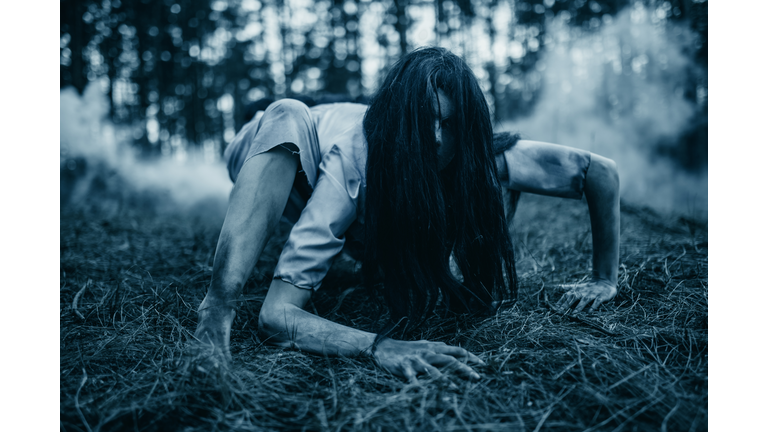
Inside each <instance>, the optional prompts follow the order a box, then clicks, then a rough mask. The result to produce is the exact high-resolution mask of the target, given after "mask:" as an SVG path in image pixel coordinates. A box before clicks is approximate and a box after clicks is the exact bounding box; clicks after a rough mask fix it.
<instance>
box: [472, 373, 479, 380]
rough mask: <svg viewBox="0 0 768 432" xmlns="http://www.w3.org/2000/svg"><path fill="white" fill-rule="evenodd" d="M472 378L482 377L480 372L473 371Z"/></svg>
mask: <svg viewBox="0 0 768 432" xmlns="http://www.w3.org/2000/svg"><path fill="white" fill-rule="evenodd" d="M472 378H474V379H480V374H478V373H477V372H473V373H472Z"/></svg>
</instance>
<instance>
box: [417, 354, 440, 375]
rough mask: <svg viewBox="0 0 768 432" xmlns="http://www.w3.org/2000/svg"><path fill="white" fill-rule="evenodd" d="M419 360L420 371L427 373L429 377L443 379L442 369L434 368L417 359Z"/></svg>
mask: <svg viewBox="0 0 768 432" xmlns="http://www.w3.org/2000/svg"><path fill="white" fill-rule="evenodd" d="M417 360H418V366H419V368H420V371H422V372H424V373H426V374H427V375H429V376H431V377H433V378H442V377H443V373H442V372H440V369H438V368H436V367H434V366H432V365H431V364H429V363H427V362H425V361H424V359H421V358H419V359H417Z"/></svg>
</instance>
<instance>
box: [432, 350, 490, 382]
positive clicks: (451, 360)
mask: <svg viewBox="0 0 768 432" xmlns="http://www.w3.org/2000/svg"><path fill="white" fill-rule="evenodd" d="M425 360H426V361H427V362H429V363H430V364H432V365H434V366H437V367H440V368H445V369H449V370H456V371H459V372H460V373H461V374H463V375H466V376H467V377H469V378H472V379H480V374H478V373H477V372H475V371H474V370H473V369H472V368H471V367H469V366H467V365H465V364H464V363H462V362H460V361H458V360H456V358H455V357H451V356H449V355H445V354H432V355H430V356H427V357H426V358H425ZM478 360H479V359H478Z"/></svg>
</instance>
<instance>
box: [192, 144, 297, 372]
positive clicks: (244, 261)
mask: <svg viewBox="0 0 768 432" xmlns="http://www.w3.org/2000/svg"><path fill="white" fill-rule="evenodd" d="M298 163H299V157H298V155H297V154H295V153H293V152H291V151H289V150H287V149H286V148H285V147H282V146H277V147H275V148H273V149H272V150H270V151H268V152H266V153H262V154H259V155H256V156H254V157H252V158H251V159H249V160H248V161H247V162H246V163H245V164H244V165H243V167H242V169H241V170H240V173H239V174H238V176H237V181H236V182H235V186H234V188H233V190H232V194H231V196H230V201H229V207H228V208H227V215H226V217H225V219H224V224H223V226H222V228H221V234H220V235H219V241H218V244H217V245H216V255H215V257H214V261H213V279H212V280H211V285H210V287H209V288H208V293H207V295H206V296H205V299H204V300H203V302H202V303H201V304H200V308H199V309H198V324H197V330H196V331H195V338H196V339H197V340H199V341H200V342H201V343H202V344H203V345H204V346H206V347H210V348H211V349H212V354H221V355H223V356H224V357H225V358H227V359H228V358H229V333H230V330H231V327H232V321H233V320H234V318H235V307H236V301H237V299H238V298H239V297H240V294H241V293H242V289H243V285H244V284H245V282H246V280H247V279H248V276H249V275H250V274H251V271H252V270H253V267H254V265H256V262H257V261H258V260H259V256H260V255H261V253H262V251H263V250H264V246H265V245H266V244H267V241H268V240H269V237H270V236H271V234H272V231H273V230H274V228H275V226H277V223H278V221H279V220H280V216H281V214H282V213H283V209H284V208H285V205H286V202H287V201H288V195H289V194H290V191H291V186H292V185H293V181H294V178H295V176H296V171H297V167H298Z"/></svg>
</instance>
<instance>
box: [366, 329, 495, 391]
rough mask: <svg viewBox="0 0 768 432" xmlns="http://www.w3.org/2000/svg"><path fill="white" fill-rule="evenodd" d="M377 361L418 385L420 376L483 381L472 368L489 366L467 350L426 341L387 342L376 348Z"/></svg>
mask: <svg viewBox="0 0 768 432" xmlns="http://www.w3.org/2000/svg"><path fill="white" fill-rule="evenodd" d="M373 357H374V360H375V361H376V363H377V364H378V365H379V366H381V367H382V368H383V369H385V370H387V371H389V372H390V373H392V374H393V375H396V376H399V377H401V378H405V379H407V380H408V381H411V382H414V381H416V377H417V376H418V375H428V376H430V377H440V376H442V375H443V373H445V372H457V373H459V374H460V375H463V376H465V377H468V378H470V379H480V375H479V374H478V373H477V372H475V371H474V370H473V369H472V368H471V367H470V366H469V365H470V364H472V365H479V366H483V365H485V363H484V362H483V361H482V360H480V359H479V358H478V357H477V356H476V355H474V354H472V353H470V352H469V351H467V350H465V349H464V348H460V347H455V346H450V345H447V344H445V343H443V342H430V341H425V340H421V341H413V342H411V341H399V340H394V339H388V338H387V339H384V340H382V341H381V342H380V343H379V345H378V346H377V347H376V350H375V351H374V355H373Z"/></svg>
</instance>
